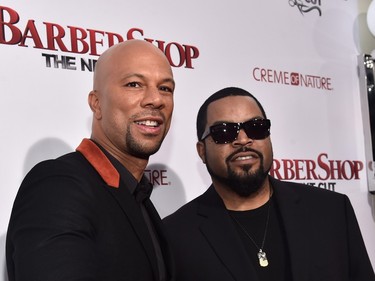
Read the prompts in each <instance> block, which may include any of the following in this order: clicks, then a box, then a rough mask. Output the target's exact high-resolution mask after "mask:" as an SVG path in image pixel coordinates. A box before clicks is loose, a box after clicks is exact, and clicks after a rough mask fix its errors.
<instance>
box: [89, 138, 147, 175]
mask: <svg viewBox="0 0 375 281" xmlns="http://www.w3.org/2000/svg"><path fill="white" fill-rule="evenodd" d="M91 138H92V139H93V140H94V141H95V142H97V143H98V144H100V145H101V146H102V147H103V148H104V149H105V150H106V151H107V152H108V153H110V154H111V155H112V156H113V157H115V158H116V159H117V160H118V161H119V162H120V163H121V164H122V165H123V166H124V167H125V168H126V169H127V170H128V171H129V172H130V173H131V174H132V175H133V177H134V178H135V179H136V180H137V181H138V182H140V180H141V178H142V176H143V173H144V170H145V169H146V167H147V164H148V159H142V158H138V157H135V156H133V155H130V154H127V153H124V152H122V151H120V150H119V149H117V148H116V147H113V146H112V145H109V144H108V143H106V142H102V141H100V140H98V139H96V138H93V137H91Z"/></svg>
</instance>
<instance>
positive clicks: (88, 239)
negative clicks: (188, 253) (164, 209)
mask: <svg viewBox="0 0 375 281" xmlns="http://www.w3.org/2000/svg"><path fill="white" fill-rule="evenodd" d="M77 150H78V152H73V153H70V154H67V155H65V156H62V157H60V158H58V159H56V160H48V161H45V162H42V163H40V164H38V165H36V166H35V167H34V168H33V169H32V170H31V171H30V172H29V174H28V175H27V176H26V177H25V179H24V181H23V183H22V185H21V187H20V189H19V192H18V194H17V197H16V200H15V203H14V206H13V210H12V215H11V219H10V222H9V227H8V233H7V241H6V259H7V268H8V276H9V281H14V280H17V281H22V280H25V281H37V280H40V281H58V280H69V281H72V280H80V281H81V280H100V281H102V280H116V281H117V280H126V281H128V280H142V281H151V280H159V278H158V269H157V263H156V256H155V252H154V248H153V244H152V241H151V238H150V235H149V232H148V229H147V226H146V224H145V222H144V219H143V217H142V213H141V211H140V208H139V205H137V203H136V202H135V200H134V198H133V197H132V195H131V194H130V191H129V190H128V188H127V187H126V186H124V184H123V183H122V181H121V180H120V175H119V173H118V172H117V170H116V169H115V168H114V167H113V166H112V164H111V163H110V161H109V160H108V159H107V158H106V157H105V155H104V154H103V152H102V151H101V150H100V149H99V148H98V147H97V146H96V145H95V144H94V143H93V142H92V141H90V140H87V139H85V140H83V141H82V143H81V145H80V146H79V147H78V148H77ZM145 205H146V206H147V208H148V211H149V213H150V216H151V218H152V221H153V223H154V225H155V228H156V232H157V233H158V235H159V240H160V243H161V248H162V251H163V255H164V258H165V262H166V264H167V270H168V274H169V278H168V280H172V277H171V276H172V275H173V274H174V273H173V270H172V268H173V266H172V264H171V262H172V261H171V258H170V257H171V255H170V250H169V248H168V245H167V243H166V240H165V236H164V234H163V229H162V227H161V219H160V217H159V215H158V213H157V211H156V210H155V208H154V206H153V205H152V203H151V201H150V200H149V199H148V201H147V202H145Z"/></svg>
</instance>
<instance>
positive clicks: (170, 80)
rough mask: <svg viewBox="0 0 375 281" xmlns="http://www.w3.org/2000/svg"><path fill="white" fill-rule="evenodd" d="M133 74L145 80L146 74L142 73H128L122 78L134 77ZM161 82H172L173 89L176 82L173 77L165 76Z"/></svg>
mask: <svg viewBox="0 0 375 281" xmlns="http://www.w3.org/2000/svg"><path fill="white" fill-rule="evenodd" d="M134 76H135V77H138V78H140V79H145V80H147V78H146V76H144V75H143V74H139V73H130V74H128V75H126V76H125V77H123V78H122V80H125V79H129V78H131V77H134ZM162 83H172V84H173V89H174V88H175V86H176V83H175V81H174V79H173V78H165V79H163V80H162Z"/></svg>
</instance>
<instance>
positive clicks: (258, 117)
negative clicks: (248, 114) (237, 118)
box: [210, 116, 266, 126]
mask: <svg viewBox="0 0 375 281" xmlns="http://www.w3.org/2000/svg"><path fill="white" fill-rule="evenodd" d="M255 119H266V118H264V117H262V116H255V117H252V118H250V119H246V120H245V121H242V122H234V121H227V120H218V121H215V122H214V123H212V125H210V126H213V125H219V124H222V123H235V124H237V123H244V122H248V121H251V120H255Z"/></svg>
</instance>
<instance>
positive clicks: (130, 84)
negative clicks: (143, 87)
mask: <svg viewBox="0 0 375 281" xmlns="http://www.w3.org/2000/svg"><path fill="white" fill-rule="evenodd" d="M125 86H126V87H133V88H135V87H140V85H139V83H138V82H129V83H127V84H126V85H125Z"/></svg>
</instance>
